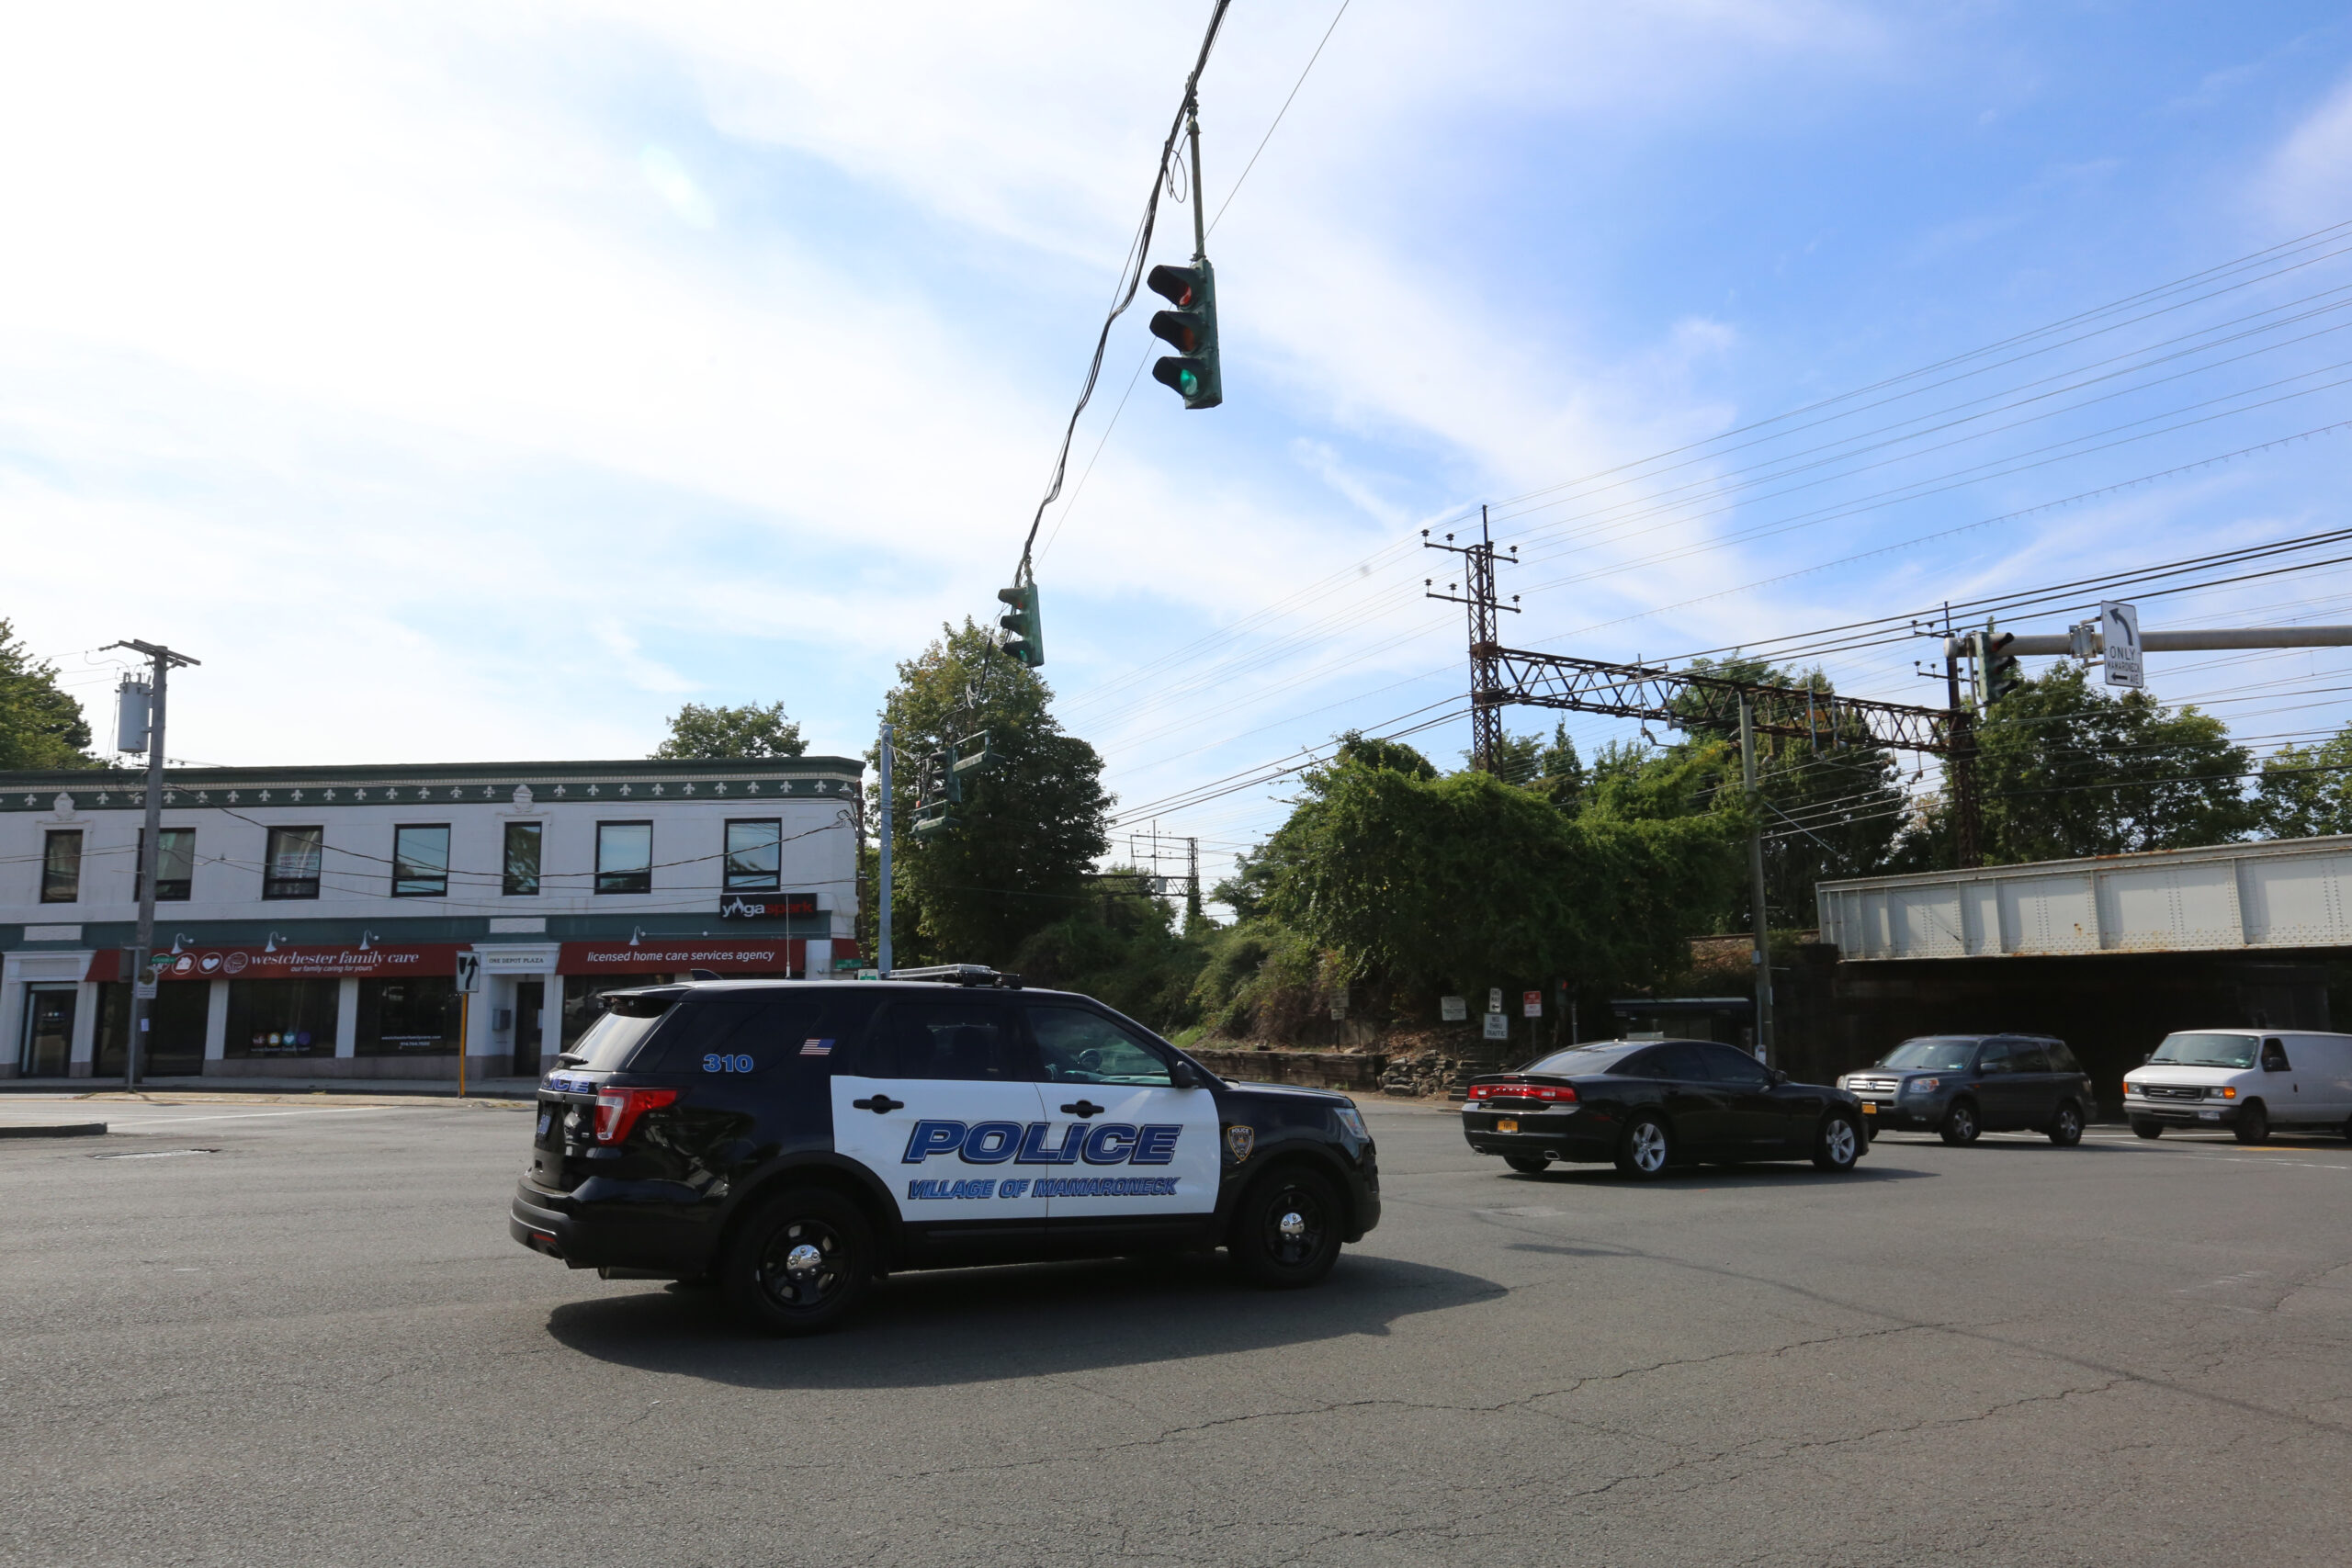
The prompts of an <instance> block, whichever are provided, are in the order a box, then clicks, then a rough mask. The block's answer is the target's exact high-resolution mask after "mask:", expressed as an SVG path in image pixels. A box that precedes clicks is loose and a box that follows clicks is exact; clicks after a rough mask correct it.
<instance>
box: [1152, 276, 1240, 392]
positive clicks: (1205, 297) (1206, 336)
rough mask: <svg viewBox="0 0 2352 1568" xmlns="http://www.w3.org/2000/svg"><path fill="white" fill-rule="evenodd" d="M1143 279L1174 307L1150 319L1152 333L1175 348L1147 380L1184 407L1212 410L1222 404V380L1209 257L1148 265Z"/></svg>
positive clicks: (1223, 384) (1214, 297)
mask: <svg viewBox="0 0 2352 1568" xmlns="http://www.w3.org/2000/svg"><path fill="white" fill-rule="evenodd" d="M1145 281H1146V282H1147V283H1148V284H1150V285H1151V291H1152V292H1153V293H1154V294H1158V295H1159V296H1161V297H1162V298H1164V299H1167V300H1168V302H1169V303H1170V304H1171V305H1174V306H1175V307H1176V308H1175V309H1174V310H1162V311H1160V312H1159V314H1157V315H1155V316H1153V317H1152V318H1151V335H1152V336H1154V337H1156V338H1159V339H1160V340H1161V341H1163V342H1165V343H1167V344H1170V345H1171V346H1173V347H1174V349H1175V350H1176V352H1175V353H1174V354H1172V355H1169V356H1168V357H1167V358H1165V359H1162V360H1159V362H1158V363H1156V364H1154V365H1153V366H1152V367H1151V378H1152V379H1153V380H1155V381H1158V382H1159V383H1160V384H1161V385H1162V386H1166V387H1173V388H1175V389H1176V390H1177V392H1178V393H1179V394H1180V395H1181V396H1182V398H1183V400H1184V406H1185V407H1186V408H1188V409H1213V408H1215V407H1216V406H1217V404H1219V403H1221V402H1223V401H1225V379H1224V378H1223V377H1222V376H1221V375H1220V374H1219V373H1218V370H1217V358H1216V273H1214V272H1213V271H1211V270H1210V268H1209V260H1208V257H1206V256H1202V257H1200V258H1199V259H1197V260H1196V261H1194V262H1193V265H1190V266H1156V267H1153V268H1152V269H1151V276H1149V277H1148V278H1146V279H1145Z"/></svg>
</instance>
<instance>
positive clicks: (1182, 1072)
mask: <svg viewBox="0 0 2352 1568" xmlns="http://www.w3.org/2000/svg"><path fill="white" fill-rule="evenodd" d="M1168 1081H1169V1082H1170V1083H1172V1084H1174V1085H1175V1086H1176V1087H1177V1088H1178V1089H1205V1088H1206V1087H1208V1086H1207V1085H1205V1084H1204V1083H1202V1082H1201V1072H1200V1069H1199V1068H1198V1067H1195V1066H1193V1064H1192V1063H1190V1062H1188V1061H1185V1060H1184V1059H1183V1058H1182V1057H1181V1056H1179V1057H1178V1058H1177V1059H1176V1060H1174V1061H1172V1062H1170V1063H1169V1064H1168Z"/></svg>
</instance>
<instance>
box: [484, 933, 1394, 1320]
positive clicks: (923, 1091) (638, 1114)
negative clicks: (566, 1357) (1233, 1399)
mask: <svg viewBox="0 0 2352 1568" xmlns="http://www.w3.org/2000/svg"><path fill="white" fill-rule="evenodd" d="M1379 1219H1380V1179H1379V1170H1378V1168H1377V1166H1376V1164H1375V1162H1374V1150H1373V1144H1372V1138H1371V1136H1370V1135H1369V1134H1367V1133H1366V1131H1365V1129H1364V1123H1363V1116H1362V1115H1361V1114H1360V1113H1359V1112H1358V1111H1357V1110H1356V1108H1355V1104H1354V1102H1353V1101H1352V1100H1349V1099H1348V1098H1347V1097H1346V1096H1345V1095H1340V1094H1331V1093H1327V1092H1325V1091H1323V1090H1320V1089H1290V1088H1279V1087H1275V1086H1272V1085H1260V1084H1235V1083H1227V1082H1226V1081H1225V1080H1224V1079H1222V1078H1219V1077H1217V1076H1216V1074H1214V1073H1212V1072H1210V1071H1209V1070H1208V1069H1207V1068H1205V1067H1204V1066H1201V1065H1200V1064H1198V1063H1196V1062H1194V1061H1193V1060H1192V1059H1191V1058H1190V1057H1188V1056H1186V1055H1184V1054H1183V1053H1182V1051H1179V1050H1178V1049H1176V1048H1175V1047H1174V1046H1172V1045H1170V1044H1169V1043H1167V1042H1166V1041H1164V1040H1161V1039H1160V1038H1159V1037H1158V1036H1157V1035H1155V1034H1153V1033H1152V1032H1150V1031H1149V1030H1147V1029H1144V1028H1142V1027H1140V1026H1139V1025H1137V1024H1136V1023H1133V1022H1131V1021H1128V1020H1126V1019H1125V1018H1122V1017H1120V1016H1119V1015H1118V1014H1117V1013H1115V1012H1114V1011H1112V1010H1110V1009H1108V1008H1106V1007H1104V1006H1103V1004H1101V1003H1100V1002H1097V1001H1094V1000H1092V999H1091V998H1087V997H1082V996H1078V995H1074V994H1072V993H1069V992H1065V991H1046V990H1035V989H1023V987H1022V986H1021V982H1020V980H1019V978H1018V977H1017V976H1009V975H999V974H996V973H994V972H992V971H990V970H987V969H982V968H978V967H973V966H968V965H956V966H951V967H947V968H944V969H935V970H919V971H913V972H909V971H904V970H900V971H897V972H894V974H893V975H892V976H891V978H889V979H888V980H886V981H882V982H879V983H876V982H873V981H865V982H859V981H854V980H853V981H786V980H741V981H722V980H699V979H698V980H695V981H694V982H691V983H687V984H682V985H671V986H655V987H645V988H643V989H639V990H629V991H616V992H613V993H610V994H609V995H608V996H607V997H606V998H605V1015H604V1016H603V1017H602V1018H600V1019H598V1020H597V1021H596V1022H595V1023H594V1025H593V1026H592V1027H591V1028H590V1029H589V1031H588V1032H586V1033H585V1034H584V1035H582V1037H581V1039H580V1042H579V1043H578V1044H577V1045H575V1046H574V1047H573V1048H572V1049H571V1051H570V1052H569V1053H567V1054H566V1055H564V1056H562V1057H561V1058H560V1060H559V1064H558V1066H557V1068H556V1070H554V1071H553V1072H550V1073H549V1074H548V1076H547V1078H546V1080H545V1081H544V1082H543V1083H542V1084H541V1085H540V1089H539V1100H538V1122H537V1132H536V1134H535V1135H534V1137H533V1140H532V1145H531V1168H530V1170H529V1172H528V1174H526V1176H525V1177H524V1179H523V1180H522V1183H521V1185H520V1186H519V1187H518V1188H517V1189H516V1190H515V1207H514V1217H513V1219H512V1221H511V1222H510V1224H509V1229H510V1230H511V1232H512V1233H513V1235H514V1236H515V1240H517V1241H519V1242H521V1243H522V1244H523V1245H524V1246H526V1247H531V1248H533V1249H535V1250H537V1251H539V1252H543V1253H546V1254H547V1255H548V1256H549V1257H551V1258H560V1259H562V1260H563V1261H564V1262H565V1263H568V1264H570V1265H571V1267H573V1268H575V1269H600V1270H602V1271H603V1272H604V1274H605V1277H606V1278H629V1279H670V1280H698V1281H707V1282H709V1283H712V1284H715V1285H717V1286H718V1287H719V1288H720V1289H722V1290H723V1291H724V1292H726V1293H727V1294H728V1295H729V1297H730V1298H731V1299H732V1300H733V1301H734V1303H736V1304H737V1305H738V1306H739V1307H740V1308H741V1310H742V1311H743V1312H744V1313H746V1314H748V1315H749V1316H750V1317H751V1318H752V1320H753V1321H754V1322H756V1323H758V1324H759V1325H762V1326H764V1327H766V1328H768V1329H771V1330H773V1331H775V1332H778V1333H784V1334H807V1333H813V1332H815V1331H817V1330H820V1329H823V1328H827V1327H830V1326H831V1325H833V1324H834V1323H835V1322H836V1321H838V1320H839V1319H840V1318H841V1317H842V1314H844V1313H846V1312H848V1311H849V1310H850V1309H851V1307H853V1306H854V1304H855V1303H856V1302H857V1300H858V1298H859V1296H861V1295H862V1294H863V1293H864V1292H865V1289H866V1287H867V1286H868V1285H869V1284H870V1283H871V1282H872V1281H873V1280H875V1279H876V1278H877V1277H879V1276H881V1275H883V1274H886V1273H888V1272H890V1271H892V1270H894V1269H937V1268H953V1267H957V1266H963V1265H970V1264H981V1263H1012V1262H1029V1261H1036V1260H1041V1259H1046V1258H1080V1257H1092V1256H1101V1255H1104V1254H1124V1253H1136V1252H1155V1251H1170V1252H1173V1251H1185V1250H1206V1249H1209V1248H1213V1247H1225V1248H1227V1251H1228V1252H1229V1253H1230V1254H1231V1256H1232V1258H1233V1260H1234V1261H1235V1263H1236V1264H1237V1265H1238V1266H1239V1268H1240V1269H1242V1270H1243V1272H1245V1273H1246V1274H1247V1275H1249V1276H1250V1277H1251V1278H1252V1279H1255V1280H1258V1281H1260V1282H1261V1283H1263V1284H1266V1285H1271V1286H1277V1287H1280V1286H1295V1285H1311V1284H1314V1283H1315V1282H1316V1281H1317V1280H1321V1279H1322V1278H1323V1277H1324V1276H1325V1275H1326V1274H1328V1273H1329V1272H1330V1269H1331V1265H1332V1263H1333V1262H1334V1261H1335V1260H1336V1259H1337V1258H1338V1257H1339V1251H1340V1244H1341V1243H1342V1242H1352V1241H1355V1240H1358V1239H1359V1238H1361V1237H1362V1236H1363V1234H1364V1233H1365V1232H1366V1231H1369V1230H1371V1229H1372V1227H1373V1226H1374V1224H1377V1223H1378V1222H1379Z"/></svg>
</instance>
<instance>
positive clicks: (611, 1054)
mask: <svg viewBox="0 0 2352 1568" xmlns="http://www.w3.org/2000/svg"><path fill="white" fill-rule="evenodd" d="M677 1005H678V998H677V996H676V995H675V993H673V994H671V995H668V996H637V997H632V996H610V997H606V998H605V1016H604V1017H602V1018H600V1019H598V1020H597V1021H595V1022H594V1023H592V1024H590V1025H589V1026H588V1032H587V1033H585V1034H583V1035H582V1036H581V1037H580V1040H579V1043H577V1044H575V1045H573V1046H572V1047H571V1055H574V1056H577V1057H579V1058H580V1061H579V1062H578V1064H577V1065H578V1066H582V1067H585V1068H588V1069H589V1070H591V1071H593V1072H600V1073H608V1072H616V1071H618V1070H619V1069H620V1068H622V1067H624V1066H628V1059H629V1058H630V1057H631V1056H634V1055H637V1048H638V1047H639V1045H642V1044H644V1043H645V1038H646V1036H647V1035H649V1034H651V1033H652V1032H653V1030H654V1026H655V1025H657V1024H659V1023H660V1022H661V1021H662V1014H664V1013H666V1012H668V1011H669V1010H671V1009H672V1008H673V1007H675V1006H677Z"/></svg>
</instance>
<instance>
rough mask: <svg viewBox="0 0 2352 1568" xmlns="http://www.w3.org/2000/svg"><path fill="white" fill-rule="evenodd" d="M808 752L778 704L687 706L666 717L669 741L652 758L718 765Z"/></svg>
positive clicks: (806, 743) (793, 724)
mask: <svg viewBox="0 0 2352 1568" xmlns="http://www.w3.org/2000/svg"><path fill="white" fill-rule="evenodd" d="M807 750H809V742H807V741H806V740H803V739H800V726H799V725H797V724H796V723H794V722H793V721H792V720H791V719H788V718H786V717H785V716H784V705H783V704H782V703H770V704H768V705H766V706H765V707H762V706H761V705H759V704H757V703H749V704H746V705H743V706H741V707H735V708H730V707H706V706H704V705H702V704H700V703H688V704H687V705H685V706H684V707H682V708H680V709H679V710H678V711H677V712H676V713H674V714H672V715H671V716H670V739H667V740H664V741H663V742H662V744H661V745H659V746H657V747H655V748H654V749H653V755H655V756H656V757H675V758H681V759H688V758H690V759H693V760H695V761H720V760H722V759H726V758H733V757H797V756H799V755H801V754H802V753H803V752H805V751H807Z"/></svg>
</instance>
